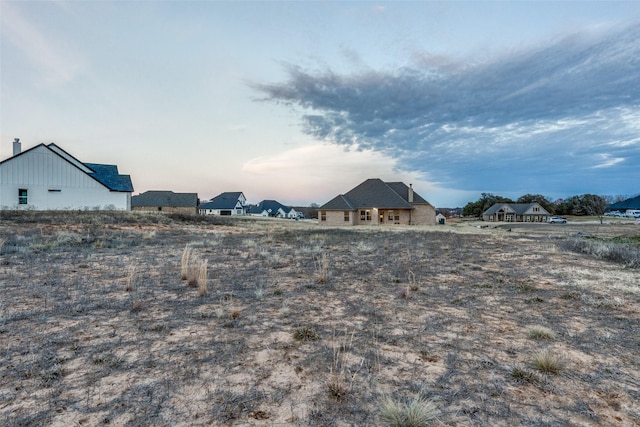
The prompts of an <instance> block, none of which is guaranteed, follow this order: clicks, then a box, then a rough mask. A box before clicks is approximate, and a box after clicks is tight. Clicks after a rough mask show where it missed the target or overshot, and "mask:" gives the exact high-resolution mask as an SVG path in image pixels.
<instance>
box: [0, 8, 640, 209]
mask: <svg viewBox="0 0 640 427" xmlns="http://www.w3.org/2000/svg"><path fill="white" fill-rule="evenodd" d="M0 20H1V46H0V49H1V50H0V73H1V74H0V96H1V98H0V160H4V159H6V158H7V157H9V156H11V154H12V152H11V150H12V141H13V139H14V138H20V140H21V141H22V148H23V150H26V149H28V148H31V147H32V146H35V145H37V144H39V143H49V142H55V143H56V144H57V145H59V146H60V147H62V148H63V149H65V150H66V151H68V152H69V153H70V154H72V155H74V156H75V157H77V158H78V159H79V160H81V161H84V162H92V163H111V164H117V165H118V167H119V170H120V173H124V174H130V175H131V178H132V181H133V185H134V187H135V192H134V194H138V193H141V192H144V191H147V190H172V191H175V192H197V193H198V195H199V196H200V198H201V199H202V200H208V199H210V198H212V197H214V196H216V195H217V194H219V193H221V192H224V191H242V192H244V194H245V196H246V197H247V199H248V201H249V202H250V203H257V202H259V201H260V200H263V199H276V200H278V201H280V202H282V203H285V204H290V205H308V204H309V203H318V204H323V203H325V202H326V201H328V200H330V199H331V198H333V197H334V196H335V195H337V194H340V193H346V192H347V191H349V190H350V189H351V188H353V187H355V186H356V185H358V184H359V183H361V182H362V181H364V180H365V179H367V178H382V179H383V180H386V181H403V182H405V183H406V184H409V183H412V184H413V187H414V188H415V190H416V191H417V192H418V193H419V194H420V195H421V196H423V197H424V198H425V199H427V200H428V201H429V202H431V203H432V204H433V205H435V206H437V207H455V206H464V205H465V204H466V203H467V202H469V201H474V200H477V199H478V198H479V197H480V194H481V193H482V192H489V193H493V194H498V195H501V196H507V197H513V198H517V197H518V196H520V195H523V194H526V193H536V194H537V193H540V194H543V195H545V196H547V197H549V198H550V199H552V200H553V199H556V198H561V197H567V196H572V195H579V194H584V193H593V194H600V195H628V196H631V195H637V194H639V193H640V1H628V2H617V1H602V2H597V1H589V2H578V1H562V2H560V1H557V2H543V1H532V2H524V1H518V2H501V1H487V2H485V1H472V2H471V1H470V2H463V1H438V2H436V1H421V2H417V1H416V2H398V1H393V2H367V1H332V2H328V1H327V2H325V1H314V2H309V1H304V2H303V1H299V2H284V1H269V2H267V1H261V2H244V1H234V2H231V1H228V2H219V1H188V2H186V1H185V2H183V1H62V0H58V1H50V2H46V1H7V0H2V1H0Z"/></svg>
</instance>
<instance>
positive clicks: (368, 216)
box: [364, 209, 371, 221]
mask: <svg viewBox="0 0 640 427" xmlns="http://www.w3.org/2000/svg"><path fill="white" fill-rule="evenodd" d="M364 212H365V221H371V211H370V210H368V209H367V210H366V211H364Z"/></svg>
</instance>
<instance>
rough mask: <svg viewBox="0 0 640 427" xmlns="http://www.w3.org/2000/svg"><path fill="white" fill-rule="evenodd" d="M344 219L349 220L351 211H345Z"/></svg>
mask: <svg viewBox="0 0 640 427" xmlns="http://www.w3.org/2000/svg"><path fill="white" fill-rule="evenodd" d="M344 220H345V222H349V211H344Z"/></svg>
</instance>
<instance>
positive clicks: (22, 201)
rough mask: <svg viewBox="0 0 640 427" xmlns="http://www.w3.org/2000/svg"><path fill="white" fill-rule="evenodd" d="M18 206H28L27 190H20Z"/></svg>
mask: <svg viewBox="0 0 640 427" xmlns="http://www.w3.org/2000/svg"><path fill="white" fill-rule="evenodd" d="M18 204H19V205H26V204H27V190H26V189H25V188H21V189H19V190H18Z"/></svg>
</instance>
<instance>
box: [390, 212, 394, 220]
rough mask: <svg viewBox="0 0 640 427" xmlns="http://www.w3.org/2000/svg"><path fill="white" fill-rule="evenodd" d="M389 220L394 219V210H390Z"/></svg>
mask: <svg viewBox="0 0 640 427" xmlns="http://www.w3.org/2000/svg"><path fill="white" fill-rule="evenodd" d="M389 221H393V211H389Z"/></svg>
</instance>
